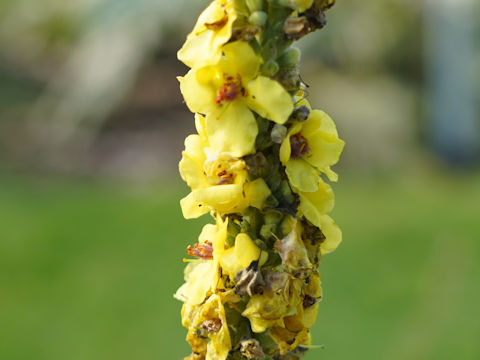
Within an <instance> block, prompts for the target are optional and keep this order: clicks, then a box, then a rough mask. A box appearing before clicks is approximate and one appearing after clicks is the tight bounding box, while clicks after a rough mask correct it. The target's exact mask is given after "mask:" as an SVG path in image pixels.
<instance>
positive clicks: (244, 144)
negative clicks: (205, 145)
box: [205, 100, 258, 157]
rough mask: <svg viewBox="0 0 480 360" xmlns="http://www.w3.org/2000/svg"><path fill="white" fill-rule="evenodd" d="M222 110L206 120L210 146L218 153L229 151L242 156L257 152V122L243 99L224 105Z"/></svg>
mask: <svg viewBox="0 0 480 360" xmlns="http://www.w3.org/2000/svg"><path fill="white" fill-rule="evenodd" d="M222 109H223V110H222V112H221V113H218V111H217V112H215V113H213V114H208V115H207V118H206V122H205V125H206V126H205V127H206V133H207V135H208V139H209V141H210V146H211V147H212V149H213V150H214V151H215V152H217V153H222V152H227V153H230V154H231V155H232V156H234V157H242V156H245V155H247V154H251V153H253V152H255V139H256V137H257V134H258V128H257V122H256V121H255V117H254V116H253V114H252V112H251V111H250V110H249V109H248V108H247V107H246V106H245V105H244V104H243V102H242V101H238V100H236V101H233V102H230V103H227V104H225V105H224V106H223V107H222Z"/></svg>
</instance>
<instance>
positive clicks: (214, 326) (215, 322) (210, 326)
mask: <svg viewBox="0 0 480 360" xmlns="http://www.w3.org/2000/svg"><path fill="white" fill-rule="evenodd" d="M200 327H201V328H202V329H203V330H205V331H206V332H208V333H210V334H215V333H217V332H219V331H220V329H221V328H222V320H220V319H209V320H205V321H204V322H203V323H202V324H201V325H200Z"/></svg>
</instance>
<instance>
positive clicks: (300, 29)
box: [283, 16, 310, 40]
mask: <svg viewBox="0 0 480 360" xmlns="http://www.w3.org/2000/svg"><path fill="white" fill-rule="evenodd" d="M283 32H284V33H285V35H287V37H288V38H290V39H293V40H298V39H300V38H302V37H303V36H305V35H307V34H308V33H309V32H310V22H309V21H308V19H307V18H306V17H305V16H298V17H289V18H287V19H286V20H285V23H284V24H283Z"/></svg>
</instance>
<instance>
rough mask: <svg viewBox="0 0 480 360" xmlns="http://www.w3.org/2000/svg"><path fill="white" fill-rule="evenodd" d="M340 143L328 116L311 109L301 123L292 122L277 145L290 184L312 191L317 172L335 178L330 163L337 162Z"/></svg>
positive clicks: (315, 188)
mask: <svg viewBox="0 0 480 360" xmlns="http://www.w3.org/2000/svg"><path fill="white" fill-rule="evenodd" d="M344 145H345V143H344V141H343V140H340V139H339V138H338V133H337V129H336V127H335V123H334V122H333V120H332V119H331V118H330V116H328V115H327V114H325V113H324V112H323V111H320V110H313V111H312V112H311V113H310V116H309V117H308V119H307V120H306V121H305V122H299V123H296V124H294V125H293V126H292V127H291V128H290V130H289V131H288V134H287V137H286V138H285V139H284V140H283V142H282V145H281V147H280V160H281V161H282V163H283V164H284V165H285V171H286V173H287V176H288V179H289V180H290V182H291V183H292V185H293V186H294V187H296V188H297V189H298V190H300V191H304V192H314V191H316V190H317V184H318V176H319V173H320V172H322V173H325V174H326V175H327V176H328V178H329V179H330V180H331V181H337V179H338V176H337V174H336V173H335V172H333V171H332V170H331V169H330V166H332V165H334V164H336V163H337V161H338V159H339V157H340V154H341V153H342V150H343V147H344Z"/></svg>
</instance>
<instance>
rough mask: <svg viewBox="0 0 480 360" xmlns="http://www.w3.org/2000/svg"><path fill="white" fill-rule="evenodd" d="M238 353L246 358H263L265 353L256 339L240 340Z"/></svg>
mask: <svg viewBox="0 0 480 360" xmlns="http://www.w3.org/2000/svg"><path fill="white" fill-rule="evenodd" d="M240 353H241V354H242V355H243V356H245V357H246V358H248V359H258V360H260V359H263V358H264V357H265V353H264V352H263V349H262V346H261V345H260V342H259V341H258V340H257V339H248V340H242V341H241V342H240Z"/></svg>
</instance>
